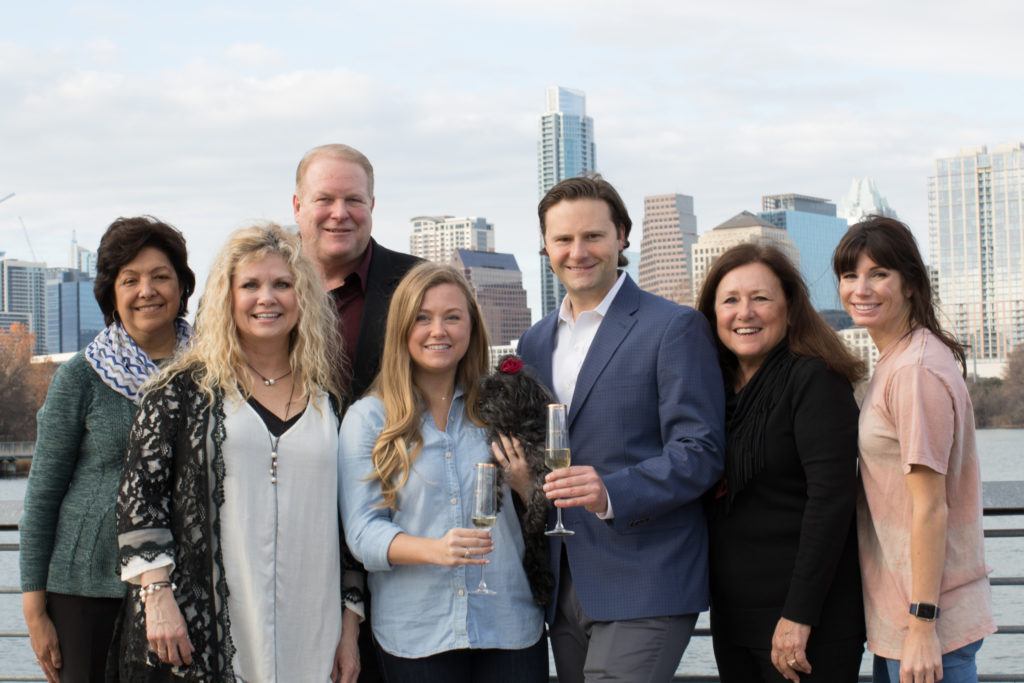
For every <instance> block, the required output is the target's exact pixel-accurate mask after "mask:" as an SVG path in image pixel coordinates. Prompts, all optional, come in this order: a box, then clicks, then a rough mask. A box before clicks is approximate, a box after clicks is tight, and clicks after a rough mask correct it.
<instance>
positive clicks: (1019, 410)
mask: <svg viewBox="0 0 1024 683" xmlns="http://www.w3.org/2000/svg"><path fill="white" fill-rule="evenodd" d="M967 388H968V389H969V390H970V392H971V402H972V403H974V422H975V425H976V426H977V427H978V428H982V427H1024V345H1021V346H1018V347H1017V348H1016V349H1014V350H1013V352H1011V353H1010V355H1009V357H1008V358H1007V363H1006V372H1005V373H1004V374H1003V377H1002V378H998V377H991V378H978V379H974V380H970V379H969V380H967Z"/></svg>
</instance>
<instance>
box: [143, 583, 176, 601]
mask: <svg viewBox="0 0 1024 683" xmlns="http://www.w3.org/2000/svg"><path fill="white" fill-rule="evenodd" d="M161 588H170V589H171V590H172V591H176V590H178V584H176V583H174V582H173V581H154V582H153V583H147V584H146V585H145V586H143V587H142V588H140V589H139V601H140V602H142V604H143V605H145V604H146V599H147V598H149V597H150V596H152V595H153V594H154V593H156V592H157V591H158V590H160V589H161Z"/></svg>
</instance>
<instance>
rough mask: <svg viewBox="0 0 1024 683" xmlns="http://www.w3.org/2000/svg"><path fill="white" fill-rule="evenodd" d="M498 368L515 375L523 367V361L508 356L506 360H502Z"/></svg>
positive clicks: (507, 373)
mask: <svg viewBox="0 0 1024 683" xmlns="http://www.w3.org/2000/svg"><path fill="white" fill-rule="evenodd" d="M498 369H499V370H501V371H502V372H504V373H505V374H506V375H514V374H516V373H517V372H519V371H520V370H522V369H523V361H521V360H520V359H518V358H515V357H513V358H506V359H505V360H504V362H502V364H501V367H500V368H498Z"/></svg>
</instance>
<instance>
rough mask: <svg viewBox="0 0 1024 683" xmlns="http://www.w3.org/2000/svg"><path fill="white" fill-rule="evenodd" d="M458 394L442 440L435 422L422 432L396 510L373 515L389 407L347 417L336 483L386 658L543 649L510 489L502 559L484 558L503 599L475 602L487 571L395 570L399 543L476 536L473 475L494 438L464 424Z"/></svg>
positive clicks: (497, 543)
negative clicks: (392, 558) (374, 455)
mask: <svg viewBox="0 0 1024 683" xmlns="http://www.w3.org/2000/svg"><path fill="white" fill-rule="evenodd" d="M463 411H464V399H463V396H462V392H461V390H460V391H456V394H455V398H454V400H453V401H452V406H451V408H450V410H449V413H448V422H447V425H446V427H447V428H446V430H445V431H443V432H442V431H441V430H439V429H438V428H437V427H436V426H435V425H434V421H433V419H432V418H431V416H430V415H429V414H425V415H424V416H423V418H422V420H421V422H420V433H421V434H422V435H423V449H422V451H420V454H419V456H418V457H417V458H416V461H415V462H414V463H413V466H412V471H411V472H410V474H409V479H408V481H407V482H406V484H405V486H404V487H402V488H401V489H400V490H399V492H398V500H397V503H398V507H399V509H398V510H391V509H388V508H381V507H375V506H376V504H377V503H380V502H381V501H382V500H383V497H382V496H381V491H380V480H379V479H377V478H376V477H375V475H374V471H373V463H372V460H371V452H372V450H373V446H374V444H375V443H376V441H377V437H378V436H379V435H380V432H381V430H382V429H383V427H384V407H383V404H382V403H381V401H380V400H379V399H378V398H376V397H373V396H370V397H367V398H364V399H362V400H360V401H358V402H356V403H355V404H354V405H353V406H352V407H351V408H349V410H348V412H347V413H346V415H345V419H344V421H343V423H342V426H341V438H340V440H339V441H340V443H339V458H338V477H339V491H340V495H341V500H340V505H341V515H342V522H343V524H344V527H345V538H346V540H347V541H348V545H349V548H350V549H351V550H352V553H353V554H354V555H355V556H356V558H357V559H358V560H359V561H360V562H362V563H363V565H364V566H365V567H366V569H367V571H369V572H370V576H369V583H370V593H371V595H372V596H373V610H372V617H371V618H372V621H373V624H372V626H373V633H374V635H375V636H376V637H377V640H378V641H379V642H380V644H381V647H383V648H384V650H385V651H387V652H389V653H390V654H392V655H395V656H398V657H408V658H418V657H426V656H429V655H433V654H437V653H439V652H445V651H448V650H455V649H459V648H501V649H521V648H525V647H529V646H531V645H533V644H534V643H536V642H537V640H539V639H540V637H541V634H542V632H543V615H542V612H541V608H540V607H538V606H537V605H535V604H534V603H533V600H532V598H531V594H530V586H529V582H528V581H527V578H526V573H525V572H524V570H523V564H522V562H523V537H522V532H521V531H520V527H519V520H518V519H517V518H516V514H515V508H514V506H513V505H512V497H511V495H512V494H511V492H510V491H509V489H508V486H507V485H506V486H505V490H504V496H505V497H504V501H505V502H504V505H503V507H502V510H501V512H500V513H499V514H498V523H497V524H496V525H495V526H494V527H493V528H492V529H491V535H492V537H493V538H494V551H493V552H491V553H490V554H489V555H487V556H486V557H487V558H488V559H490V563H489V564H488V565H486V567H487V573H486V579H487V585H488V587H489V588H491V589H492V590H495V591H497V593H498V594H497V595H470V594H469V591H471V590H473V589H474V588H476V585H477V583H479V581H480V566H477V565H474V566H470V567H467V566H459V567H441V566H437V565H398V566H392V565H391V564H390V563H389V562H388V548H389V547H390V546H391V541H392V540H393V539H394V538H395V536H397V535H398V534H399V533H406V534H409V535H411V536H420V537H425V538H440V537H441V536H443V535H444V534H445V533H446V532H447V531H448V530H449V529H452V528H454V527H463V528H470V527H472V522H471V521H470V516H471V514H472V511H473V488H474V477H475V469H476V467H475V465H476V463H478V462H490V460H491V452H490V447H489V445H488V443H487V438H486V431H485V430H484V429H482V428H481V427H477V426H476V425H474V424H473V423H472V422H470V421H469V420H467V419H465V418H464V412H463Z"/></svg>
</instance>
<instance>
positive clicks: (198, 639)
mask: <svg viewBox="0 0 1024 683" xmlns="http://www.w3.org/2000/svg"><path fill="white" fill-rule="evenodd" d="M332 405H334V404H333V401H332ZM334 408H335V410H337V408H338V406H336V405H334ZM224 437H225V432H224V401H223V396H220V395H218V396H217V398H216V400H214V401H213V402H212V405H211V404H210V403H209V402H208V401H207V400H206V397H205V395H204V394H203V393H202V392H201V391H200V390H199V388H198V386H197V385H196V382H195V380H194V379H193V376H192V374H191V372H183V373H180V374H178V375H175V376H174V377H173V378H171V380H170V381H169V382H167V384H165V385H164V386H162V387H160V388H158V389H155V390H153V391H151V392H149V393H148V394H147V395H146V397H145V398H144V399H143V401H142V404H141V406H140V408H139V412H138V415H137V417H136V420H135V424H134V425H133V427H132V431H131V434H130V435H129V438H128V455H127V460H126V462H125V468H124V472H123V473H122V475H121V485H120V489H119V493H118V498H117V534H118V545H119V546H120V564H121V566H122V567H124V566H125V565H126V564H127V562H129V561H130V560H131V559H132V558H135V557H142V558H143V559H146V560H153V559H155V558H157V557H159V556H161V555H167V556H169V557H171V558H172V559H173V560H174V569H173V571H172V572H171V580H172V581H174V582H175V583H176V584H177V585H178V589H177V591H176V592H175V598H176V599H177V601H178V607H179V608H180V609H181V613H182V616H183V617H184V619H185V624H186V627H187V628H188V635H189V639H190V640H191V642H192V645H193V646H194V647H195V652H194V653H193V654H192V665H191V666H189V667H184V668H182V669H179V670H177V671H175V674H176V675H178V676H181V677H183V680H185V681H234V674H233V672H232V669H231V660H232V657H233V656H234V653H235V647H234V644H233V643H232V640H231V623H230V615H229V614H228V608H227V604H228V602H227V598H228V585H227V582H226V580H225V577H224V563H223V557H222V553H221V545H220V514H219V510H220V506H221V505H222V504H223V502H224V488H223V482H224V458H223V453H222V449H221V447H222V444H223V443H224ZM209 446H212V449H211V448H209ZM343 538H344V537H343ZM343 557H344V560H343V563H344V568H345V570H346V574H351V573H352V572H353V571H362V570H361V567H359V565H358V563H357V562H356V561H355V560H354V559H353V558H352V556H351V554H350V553H349V552H348V549H347V548H345V549H344V555H343ZM352 583H353V582H352V581H350V580H346V581H345V584H346V587H345V589H344V593H343V598H344V601H345V603H346V604H349V605H352V604H353V603H357V604H360V605H361V603H362V590H361V587H360V586H361V585H362V583H361V582H359V586H352V585H351V584H352ZM145 616H146V615H145V611H144V608H143V605H142V602H141V601H140V600H139V599H138V589H137V588H133V589H131V590H129V591H128V596H127V598H126V599H125V601H124V608H123V610H122V615H121V618H120V620H119V622H120V623H119V628H118V633H117V634H115V639H114V647H115V648H117V652H116V657H114V658H108V662H109V661H111V660H112V661H113V662H117V663H119V672H118V673H117V674H116V675H115V674H114V673H113V672H112V671H111V672H109V673H108V680H111V679H113V680H120V681H123V682H132V683H134V682H136V681H140V682H141V681H147V680H149V677H150V676H151V675H152V674H153V673H155V672H156V670H157V668H156V667H165V666H167V665H164V664H161V663H160V662H159V660H158V659H157V658H156V655H155V654H154V653H153V652H152V651H151V650H150V649H149V644H148V641H147V640H146V618H145ZM118 643H119V644H118Z"/></svg>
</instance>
